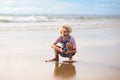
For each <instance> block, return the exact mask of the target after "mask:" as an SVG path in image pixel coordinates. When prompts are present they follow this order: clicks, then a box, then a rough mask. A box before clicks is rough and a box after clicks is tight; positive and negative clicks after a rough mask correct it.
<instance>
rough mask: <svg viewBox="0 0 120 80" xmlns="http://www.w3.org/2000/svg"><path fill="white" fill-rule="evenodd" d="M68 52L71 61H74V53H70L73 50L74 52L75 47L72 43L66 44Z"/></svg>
mask: <svg viewBox="0 0 120 80" xmlns="http://www.w3.org/2000/svg"><path fill="white" fill-rule="evenodd" d="M66 48H67V52H68V54H69V60H70V61H72V56H73V54H74V53H69V52H70V51H71V50H73V46H72V44H71V43H70V42H68V43H67V44H66Z"/></svg>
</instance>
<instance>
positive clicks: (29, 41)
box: [0, 19, 120, 80]
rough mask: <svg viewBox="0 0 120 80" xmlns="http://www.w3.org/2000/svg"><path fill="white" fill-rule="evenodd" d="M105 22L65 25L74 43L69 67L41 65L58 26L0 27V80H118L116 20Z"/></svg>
mask: <svg viewBox="0 0 120 80" xmlns="http://www.w3.org/2000/svg"><path fill="white" fill-rule="evenodd" d="M95 21H96V20H95ZM105 21H107V20H104V21H103V22H104V23H102V22H101V20H98V21H96V22H95V23H92V22H90V21H89V20H87V21H83V22H82V21H81V22H79V21H78V22H77V23H71V22H68V23H69V24H71V25H72V28H73V33H72V34H71V35H73V36H74V37H75V40H76V43H77V53H76V55H75V56H74V60H75V61H76V62H75V63H72V64H63V61H64V60H67V59H66V58H62V57H60V61H59V62H50V63H46V62H45V60H46V59H50V58H52V57H53V56H54V54H53V50H52V49H51V47H50V46H51V44H52V42H53V41H54V40H55V39H56V38H57V37H58V36H59V32H58V26H59V25H60V24H61V23H62V22H59V23H56V24H55V25H53V23H52V22H49V23H46V24H47V25H46V24H45V23H41V24H37V23H35V24H32V25H31V23H30V24H29V25H28V24H27V26H26V25H25V24H24V23H0V25H1V26H0V80H41V79H42V80H120V58H119V56H120V23H119V21H120V20H119V19H116V21H115V20H114V19H113V20H112V19H111V20H109V21H108V22H105ZM113 21H114V22H113ZM117 21H118V22H117ZM93 22H94V21H93ZM111 22H113V23H111ZM13 24H14V25H13ZM19 24H20V25H19ZM23 24H24V25H23ZM34 25H35V26H34ZM43 25H44V27H42V28H41V27H40V26H43ZM48 25H50V26H53V27H50V26H48ZM89 26H90V27H89Z"/></svg>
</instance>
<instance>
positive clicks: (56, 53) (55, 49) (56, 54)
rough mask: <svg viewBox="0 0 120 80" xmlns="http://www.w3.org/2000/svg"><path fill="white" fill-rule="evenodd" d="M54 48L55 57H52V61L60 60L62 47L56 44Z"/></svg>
mask: <svg viewBox="0 0 120 80" xmlns="http://www.w3.org/2000/svg"><path fill="white" fill-rule="evenodd" d="M52 48H53V49H54V54H55V57H54V58H53V59H51V60H50V61H58V60H59V55H58V53H59V52H60V47H59V46H57V45H56V46H54V47H52Z"/></svg>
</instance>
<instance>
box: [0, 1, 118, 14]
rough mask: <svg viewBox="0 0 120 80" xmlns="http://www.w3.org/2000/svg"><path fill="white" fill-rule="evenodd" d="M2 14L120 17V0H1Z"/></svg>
mask: <svg viewBox="0 0 120 80" xmlns="http://www.w3.org/2000/svg"><path fill="white" fill-rule="evenodd" d="M0 14H77V15H120V0H0Z"/></svg>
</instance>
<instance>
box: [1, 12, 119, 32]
mask: <svg viewBox="0 0 120 80" xmlns="http://www.w3.org/2000/svg"><path fill="white" fill-rule="evenodd" d="M62 24H69V25H71V26H72V27H73V28H74V29H78V28H80V29H81V28H82V29H83V28H104V27H119V25H120V16H80V15H2V14H1V15H0V31H15V30H41V29H58V27H59V26H60V25H62Z"/></svg>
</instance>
